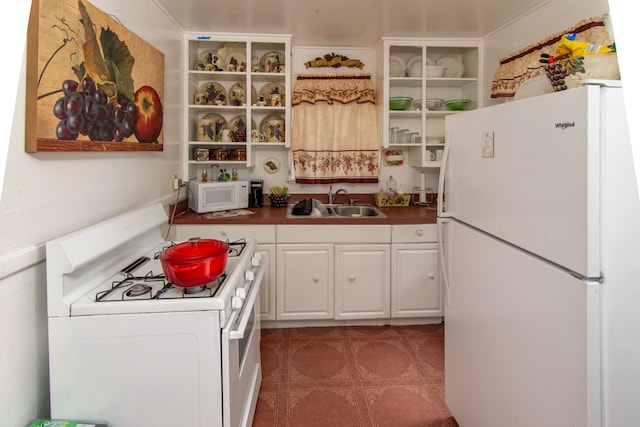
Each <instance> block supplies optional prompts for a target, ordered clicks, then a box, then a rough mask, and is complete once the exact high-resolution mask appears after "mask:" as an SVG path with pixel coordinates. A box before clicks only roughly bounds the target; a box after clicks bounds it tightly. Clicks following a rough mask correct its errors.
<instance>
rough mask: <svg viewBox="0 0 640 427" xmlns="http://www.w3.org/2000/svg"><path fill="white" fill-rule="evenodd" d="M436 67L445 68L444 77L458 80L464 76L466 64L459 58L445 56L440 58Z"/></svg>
mask: <svg viewBox="0 0 640 427" xmlns="http://www.w3.org/2000/svg"><path fill="white" fill-rule="evenodd" d="M436 65H439V66H441V67H444V75H443V77H453V78H458V77H462V75H463V74H464V64H463V63H462V61H460V60H459V59H458V58H453V57H451V56H443V57H441V58H438V60H437V61H436Z"/></svg>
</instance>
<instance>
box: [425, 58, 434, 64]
mask: <svg viewBox="0 0 640 427" xmlns="http://www.w3.org/2000/svg"><path fill="white" fill-rule="evenodd" d="M426 62H427V65H436V62H435V61H434V60H433V59H431V58H430V57H428V56H427V59H426Z"/></svg>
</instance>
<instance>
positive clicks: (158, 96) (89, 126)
mask: <svg viewBox="0 0 640 427" xmlns="http://www.w3.org/2000/svg"><path fill="white" fill-rule="evenodd" d="M163 89H164V54H163V53H162V52H161V51H159V50H157V49H155V48H154V47H153V46H151V45H150V44H149V43H147V42H145V41H144V40H142V39H141V38H139V37H138V36H136V35H135V34H133V33H132V32H131V31H129V30H128V29H127V28H126V27H124V26H123V25H122V24H120V23H119V22H118V21H117V20H116V19H115V18H114V17H111V16H109V15H107V14H106V13H104V12H102V11H101V10H99V9H98V8H96V7H95V6H93V5H92V4H90V3H89V2H87V1H86V0H33V2H32V6H31V16H30V19H29V29H28V41H27V102H26V114H27V120H26V123H27V126H26V143H25V149H26V151H27V152H31V153H33V152H47V151H49V152H52V151H162V147H163V143H162V133H163V129H162V128H163V106H162V105H163V95H164V91H163Z"/></svg>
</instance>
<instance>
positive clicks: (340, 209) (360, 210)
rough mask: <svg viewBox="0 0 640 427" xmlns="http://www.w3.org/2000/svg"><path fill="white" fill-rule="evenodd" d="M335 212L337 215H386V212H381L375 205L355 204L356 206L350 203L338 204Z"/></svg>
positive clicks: (334, 209)
mask: <svg viewBox="0 0 640 427" xmlns="http://www.w3.org/2000/svg"><path fill="white" fill-rule="evenodd" d="M333 212H334V213H335V214H336V215H337V216H341V217H342V216H346V217H363V216H365V217H380V216H382V217H383V216H384V214H383V213H382V212H380V211H379V210H378V209H376V208H375V207H374V206H371V205H354V206H349V205H343V206H336V207H334V208H333Z"/></svg>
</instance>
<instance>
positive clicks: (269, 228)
mask: <svg viewBox="0 0 640 427" xmlns="http://www.w3.org/2000/svg"><path fill="white" fill-rule="evenodd" d="M175 227H176V240H186V239H188V238H190V237H201V238H203V239H218V240H227V239H228V240H229V241H234V240H237V239H242V238H246V237H252V238H254V239H256V240H257V241H258V242H259V243H275V242H276V226H275V225H229V224H219V225H218V224H206V225H201V224H197V225H196V224H181V225H176V226H175Z"/></svg>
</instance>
